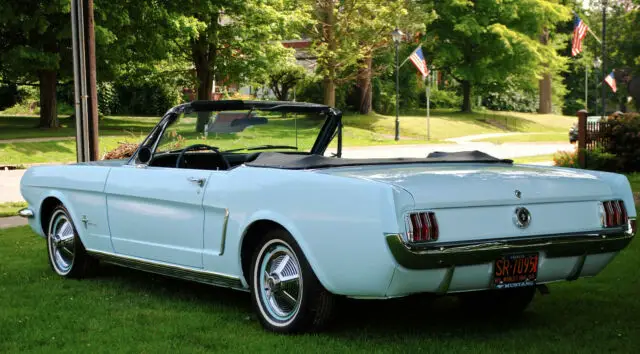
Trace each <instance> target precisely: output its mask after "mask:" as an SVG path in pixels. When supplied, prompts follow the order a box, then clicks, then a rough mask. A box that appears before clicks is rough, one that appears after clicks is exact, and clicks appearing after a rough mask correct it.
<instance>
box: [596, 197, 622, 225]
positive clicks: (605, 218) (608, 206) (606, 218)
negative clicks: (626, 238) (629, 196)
mask: <svg viewBox="0 0 640 354" xmlns="http://www.w3.org/2000/svg"><path fill="white" fill-rule="evenodd" d="M600 213H601V215H600V222H601V223H602V226H603V227H620V226H627V225H628V224H629V215H627V209H626V208H625V207H624V202H623V201H622V200H607V201H604V202H602V205H601V206H600Z"/></svg>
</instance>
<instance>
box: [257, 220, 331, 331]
mask: <svg viewBox="0 0 640 354" xmlns="http://www.w3.org/2000/svg"><path fill="white" fill-rule="evenodd" d="M251 270H252V271H251V282H250V283H251V292H252V297H251V298H252V303H253V307H254V309H255V311H256V312H257V314H258V318H259V320H260V323H261V324H262V326H263V327H264V328H266V329H268V330H271V331H274V332H280V333H295V332H305V331H313V330H318V329H320V328H322V326H323V325H325V324H326V323H327V321H328V320H329V318H330V315H331V310H332V308H333V304H334V298H333V295H332V294H331V293H329V292H328V291H327V290H326V289H324V287H323V286H322V284H320V282H319V281H318V279H317V278H316V276H315V274H314V273H313V270H312V269H311V266H310V265H309V263H308V261H307V259H306V258H305V256H304V254H303V253H302V251H301V250H300V247H299V246H298V244H297V243H296V242H295V240H294V239H293V237H291V235H289V233H287V232H286V231H284V230H272V231H269V232H268V233H267V234H266V235H265V236H264V237H263V239H262V240H261V241H260V242H259V244H258V247H257V248H256V250H255V252H254V255H253V259H252V265H251Z"/></svg>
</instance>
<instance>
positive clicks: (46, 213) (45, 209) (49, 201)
mask: <svg viewBox="0 0 640 354" xmlns="http://www.w3.org/2000/svg"><path fill="white" fill-rule="evenodd" d="M60 204H62V202H61V201H60V200H59V199H58V198H56V197H47V198H46V199H45V200H43V201H42V204H41V205H40V226H42V232H44V234H45V235H46V234H47V232H48V231H47V227H48V224H49V218H50V217H51V214H52V213H53V209H54V208H55V207H56V206H58V205H60Z"/></svg>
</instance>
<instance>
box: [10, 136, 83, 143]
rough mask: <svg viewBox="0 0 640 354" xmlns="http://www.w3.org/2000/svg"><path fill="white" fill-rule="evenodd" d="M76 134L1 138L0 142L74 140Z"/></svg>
mask: <svg viewBox="0 0 640 354" xmlns="http://www.w3.org/2000/svg"><path fill="white" fill-rule="evenodd" d="M75 138H76V137H75V136H58V137H43V138H22V139H4V140H2V139H0V144H15V143H39V142H42V141H60V140H73V139H75Z"/></svg>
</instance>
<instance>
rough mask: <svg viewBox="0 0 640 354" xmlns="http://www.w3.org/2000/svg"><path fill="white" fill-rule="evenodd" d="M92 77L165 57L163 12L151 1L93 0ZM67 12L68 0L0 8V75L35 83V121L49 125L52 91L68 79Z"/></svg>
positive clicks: (17, 2) (53, 121) (18, 0)
mask: <svg viewBox="0 0 640 354" xmlns="http://www.w3.org/2000/svg"><path fill="white" fill-rule="evenodd" d="M95 20H96V27H95V32H96V33H95V34H96V65H97V71H98V79H101V78H102V79H112V78H114V77H117V76H119V75H122V74H123V73H130V72H136V71H137V70H131V67H136V69H138V68H140V67H151V66H153V63H155V62H157V61H158V60H161V59H164V58H167V56H168V54H169V53H170V52H169V49H170V48H169V47H167V45H166V44H165V43H166V40H165V38H164V37H163V33H164V31H162V30H161V29H162V26H163V23H166V20H167V16H166V11H164V10H163V9H162V8H161V7H158V6H155V4H154V3H147V2H144V1H134V2H131V1H128V0H95ZM71 48H72V46H71V15H70V1H68V0H55V1H43V0H9V1H5V2H4V3H3V8H2V11H0V75H1V76H2V77H3V79H4V80H6V81H9V82H14V83H15V82H18V83H20V84H27V85H34V86H39V88H40V122H39V126H40V127H43V128H55V127H57V126H58V125H59V122H58V118H57V112H56V111H57V99H56V92H57V88H58V85H59V84H60V83H65V84H70V83H71V81H72V63H73V59H72V52H71Z"/></svg>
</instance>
